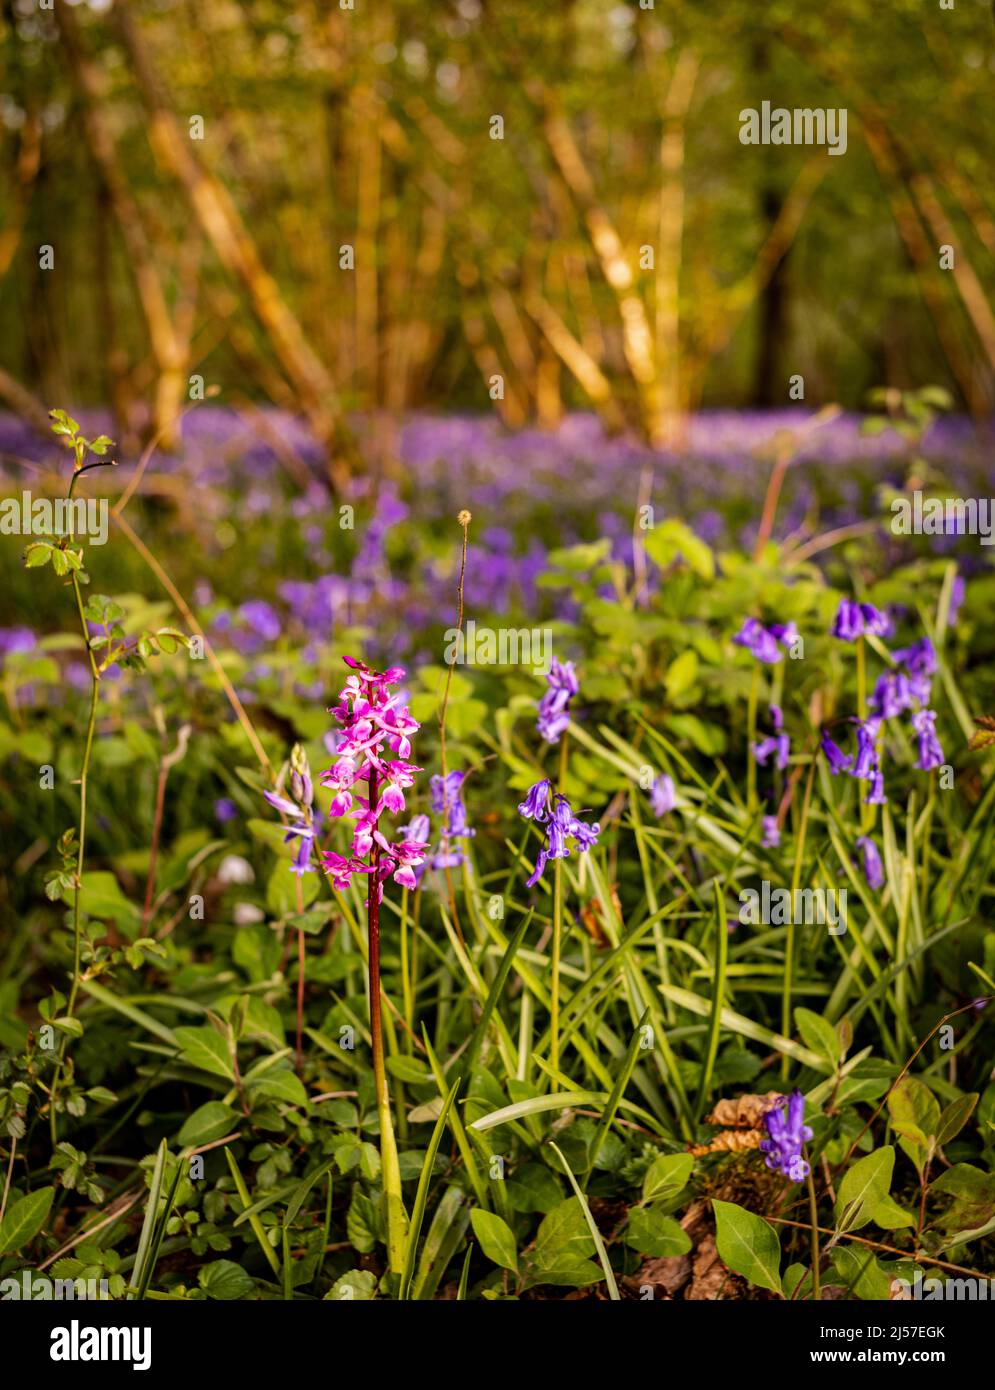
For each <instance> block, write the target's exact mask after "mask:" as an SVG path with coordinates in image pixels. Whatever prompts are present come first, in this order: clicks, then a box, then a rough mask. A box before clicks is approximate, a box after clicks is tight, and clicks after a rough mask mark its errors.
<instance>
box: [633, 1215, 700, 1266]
mask: <svg viewBox="0 0 995 1390" xmlns="http://www.w3.org/2000/svg"><path fill="white" fill-rule="evenodd" d="M625 1243H626V1245H628V1246H630V1247H631V1248H632V1249H633V1250H638V1251H639V1253H640V1254H641V1255H653V1256H656V1257H664V1256H668V1255H685V1254H687V1252H688V1251H689V1250H690V1249H691V1237H690V1236H689V1235H688V1233H687V1231H685V1230H684V1228H683V1227H682V1226H681V1224H680V1222H679V1221H675V1220H674V1218H673V1217H672V1216H664V1215H663V1214H662V1212H658V1211H654V1210H653V1209H652V1208H647V1207H633V1209H632V1210H631V1211H630V1212H629V1220H628V1222H627V1223H626V1227H625Z"/></svg>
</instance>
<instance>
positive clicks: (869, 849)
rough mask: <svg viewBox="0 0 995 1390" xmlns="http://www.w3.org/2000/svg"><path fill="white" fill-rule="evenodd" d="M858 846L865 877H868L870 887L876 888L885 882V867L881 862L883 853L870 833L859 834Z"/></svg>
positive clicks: (856, 842)
mask: <svg viewBox="0 0 995 1390" xmlns="http://www.w3.org/2000/svg"><path fill="white" fill-rule="evenodd" d="M855 845H856V848H857V849H858V850H859V851H860V859H861V867H862V869H863V871H864V877H865V878H866V879H867V886H868V888H874V889H875V890H876V889H878V888H880V887H881V885H882V884H883V883H884V868H883V867H882V864H881V855H880V854H879V853H878V847H877V845H876V844H875V843H874V841H873V840H872V839H871V837H870V836H869V835H858V836H857V839H856V841H855Z"/></svg>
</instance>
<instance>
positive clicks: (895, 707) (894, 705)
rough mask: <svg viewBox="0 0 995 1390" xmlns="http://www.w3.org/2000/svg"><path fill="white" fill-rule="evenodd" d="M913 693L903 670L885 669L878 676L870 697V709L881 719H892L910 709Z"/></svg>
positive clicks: (913, 697)
mask: <svg viewBox="0 0 995 1390" xmlns="http://www.w3.org/2000/svg"><path fill="white" fill-rule="evenodd" d="M914 699H915V694H914V692H913V689H912V686H911V684H910V681H909V677H908V676H907V675H906V674H905V673H904V671H885V672H884V674H883V675H881V676H879V677H878V679H877V683H876V685H875V686H874V694H873V695H872V696H871V699H870V706H871V709H872V710H873V711H874V713H875V714H876V715H878V716H879V717H880V718H881V719H894V717H895V716H896V715H898V714H901V713H902V711H903V710H907V709H911V707H912V704H913V701H914Z"/></svg>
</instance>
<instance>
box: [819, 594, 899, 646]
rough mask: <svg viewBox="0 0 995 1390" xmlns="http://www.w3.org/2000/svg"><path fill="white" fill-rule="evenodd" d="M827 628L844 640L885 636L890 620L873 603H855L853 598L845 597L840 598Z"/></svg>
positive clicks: (888, 629)
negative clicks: (831, 621)
mask: <svg viewBox="0 0 995 1390" xmlns="http://www.w3.org/2000/svg"><path fill="white" fill-rule="evenodd" d="M829 630H830V632H831V633H832V635H833V636H834V637H839V638H840V639H841V640H842V641H844V642H855V641H856V640H857V638H858V637H887V636H888V633H889V632H890V631H891V621H890V619H889V618H888V615H887V614H886V613H882V612H881V610H880V609H878V608H875V607H874V605H873V603H856V602H854V600H853V599H849V598H845V599H841V600H840V606H839V608H838V609H837V610H836V617H835V619H834V620H833V625H832V627H831V628H830V629H829Z"/></svg>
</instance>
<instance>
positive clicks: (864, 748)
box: [850, 719, 881, 782]
mask: <svg viewBox="0 0 995 1390" xmlns="http://www.w3.org/2000/svg"><path fill="white" fill-rule="evenodd" d="M854 723H855V724H856V725H857V761H856V762H855V763H854V765H853V767H852V768H851V769H850V776H851V777H857V778H859V779H860V780H861V781H862V782H863V781H866V780H867V778H868V777H870V776H871V775H872V773H874V772H875V771H876V770H877V765H878V755H877V748H876V747H875V744H876V741H877V736H878V734H879V733H880V732H881V721H880V719H857V720H854Z"/></svg>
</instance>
